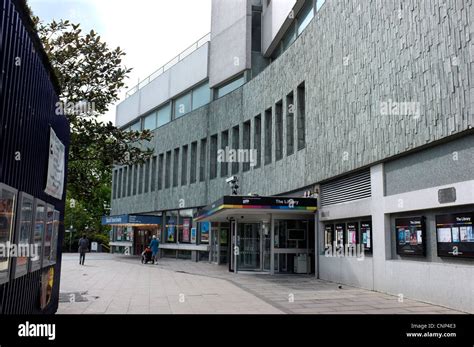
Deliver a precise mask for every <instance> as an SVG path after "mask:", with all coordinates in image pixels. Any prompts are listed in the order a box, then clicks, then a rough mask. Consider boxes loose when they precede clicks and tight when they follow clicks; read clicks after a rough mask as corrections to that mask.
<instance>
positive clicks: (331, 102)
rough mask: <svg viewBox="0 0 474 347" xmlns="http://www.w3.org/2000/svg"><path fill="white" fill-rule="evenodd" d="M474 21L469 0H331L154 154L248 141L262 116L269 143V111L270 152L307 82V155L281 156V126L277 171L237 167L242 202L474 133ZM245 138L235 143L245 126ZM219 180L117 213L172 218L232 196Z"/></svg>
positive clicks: (182, 122)
mask: <svg viewBox="0 0 474 347" xmlns="http://www.w3.org/2000/svg"><path fill="white" fill-rule="evenodd" d="M472 18H474V3H473V1H472V0H469V1H449V2H446V1H441V0H433V1H421V2H418V1H391V0H386V1H376V0H372V1H367V0H360V1H350V2H348V1H338V0H333V1H326V3H325V4H324V5H323V6H322V8H321V10H320V11H319V12H318V13H317V14H316V16H315V18H314V19H313V20H312V22H311V23H310V24H309V26H308V27H307V28H306V29H305V31H304V32H303V33H302V34H301V36H300V37H299V38H298V39H297V40H296V41H295V42H294V43H293V45H292V46H291V47H289V48H288V49H287V50H286V52H285V53H283V54H282V55H281V56H280V57H279V58H278V59H277V60H276V61H274V62H273V63H272V64H271V65H270V66H268V67H267V68H266V69H265V70H264V71H263V72H262V73H260V74H259V75H258V76H257V77H256V78H254V79H253V80H251V81H250V82H248V83H247V84H246V85H244V86H243V87H241V88H240V89H238V90H236V91H234V92H232V93H230V94H228V95H226V96H225V97H223V98H221V99H219V100H216V101H214V102H212V103H211V104H210V105H208V106H205V107H203V108H201V109H199V110H196V111H194V112H192V113H191V114H189V115H186V116H184V117H182V118H181V119H178V120H176V121H173V122H172V123H170V124H168V125H166V126H164V127H162V128H160V129H158V130H156V131H155V136H156V139H155V141H156V147H155V148H156V153H157V154H160V153H163V152H165V151H168V150H174V148H176V147H178V146H182V145H185V144H188V145H190V144H191V142H193V141H200V139H201V138H203V137H208V146H207V150H208V151H209V136H211V135H213V134H218V144H219V145H220V135H221V131H222V130H226V129H231V128H232V127H233V126H235V125H240V126H242V123H243V122H245V121H247V120H250V121H251V127H252V129H251V131H252V135H253V131H254V119H255V118H254V117H255V116H256V115H258V114H261V117H262V144H264V143H265V134H264V112H265V110H266V109H268V108H269V107H272V110H273V111H272V112H273V117H272V119H273V126H272V128H273V135H272V137H273V141H272V142H273V144H275V130H274V129H275V116H274V112H275V103H276V102H278V101H279V100H283V109H284V110H285V109H286V100H285V99H286V98H285V97H286V95H287V94H288V93H290V92H291V91H293V92H294V93H295V95H294V96H295V104H296V108H297V100H296V99H297V98H296V88H297V86H298V85H299V84H300V83H301V82H303V81H304V82H305V88H306V147H305V148H304V149H302V150H300V151H296V152H295V153H294V154H292V155H287V153H286V128H287V124H286V117H283V119H284V122H283V129H284V136H283V159H281V160H279V161H277V162H275V148H274V147H273V148H272V157H273V160H272V163H271V164H269V165H264V162H263V157H262V165H261V167H260V168H251V170H250V171H249V172H245V173H243V172H242V164H240V172H239V174H238V176H239V178H240V181H241V187H242V188H241V193H243V194H246V193H249V192H254V193H259V194H261V195H267V194H279V193H283V192H287V191H291V190H296V189H298V188H301V187H305V186H308V185H311V184H314V183H316V182H320V181H322V180H326V179H329V178H331V177H334V176H338V175H341V174H344V173H345V172H348V171H352V170H356V169H358V168H361V167H364V166H367V165H370V164H373V163H375V162H378V161H383V160H385V159H388V158H391V157H393V156H396V155H399V154H402V153H404V152H406V151H408V150H412V149H415V148H418V147H420V146H424V145H427V144H430V143H434V142H436V141H439V140H441V139H444V138H446V137H449V136H451V135H454V134H459V133H461V132H464V131H468V129H470V128H472V126H473V123H474V119H473V118H474V116H473V110H474V86H473V81H474V37H473V36H474V25H473V22H472V21H473V19H472ZM296 128H297V127H296V124H295V130H294V131H295V133H296ZM240 133H241V135H240V136H241V140H242V128H241V130H240ZM241 143H242V142H241ZM252 146H253V136H252ZM262 149H263V147H262ZM208 154H209V153H208ZM260 155H262V153H260ZM198 158H199V157H198ZM180 164H181V163H180ZM189 167H190V165H189V155H188V169H189ZM206 167H207V171H209V155H208V157H207V162H206ZM217 172H218V178H215V179H212V180H210V181H209V179H208V178H207V179H206V182H203V183H198V184H194V185H189V184H188V185H186V186H184V187H181V186H179V187H177V188H172V189H165V190H161V191H158V192H157V193H155V194H152V196H149V195H144V196H140V197H136V198H126V199H120V200H121V201H118V200H114V201H113V204H112V212H113V213H114V214H115V213H133V212H140V211H143V210H141V208H142V206H147V210H150V208H149V207H150V206H152V205H153V206H154V209H155V210H164V209H170V208H177V207H178V203H177V201H178V200H179V198H181V197H183V196H184V197H185V198H186V199H187V201H186V206H199V205H206V204H208V203H211V202H212V201H213V200H216V199H217V198H219V197H220V196H222V195H224V194H228V193H229V187H228V186H227V185H226V184H225V178H223V177H220V175H219V173H220V169H219V167H218V170H217ZM207 173H209V172H207ZM207 177H209V176H207ZM188 183H189V180H188ZM138 200H139V201H140V202H139V203H138Z"/></svg>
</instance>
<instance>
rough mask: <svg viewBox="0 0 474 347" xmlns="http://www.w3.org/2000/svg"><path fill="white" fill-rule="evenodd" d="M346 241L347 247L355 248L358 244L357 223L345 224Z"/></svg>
mask: <svg viewBox="0 0 474 347" xmlns="http://www.w3.org/2000/svg"><path fill="white" fill-rule="evenodd" d="M346 232H347V234H346V235H347V236H346V240H347V245H348V246H349V247H355V246H356V244H357V243H358V242H359V222H347V224H346Z"/></svg>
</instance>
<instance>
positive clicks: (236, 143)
mask: <svg viewBox="0 0 474 347" xmlns="http://www.w3.org/2000/svg"><path fill="white" fill-rule="evenodd" d="M232 149H234V150H235V153H236V156H235V158H233V159H234V160H233V162H232V174H233V175H234V174H236V173H238V172H239V165H240V164H239V160H240V158H239V155H238V153H239V151H240V128H239V126H238V125H237V126H235V127H233V128H232Z"/></svg>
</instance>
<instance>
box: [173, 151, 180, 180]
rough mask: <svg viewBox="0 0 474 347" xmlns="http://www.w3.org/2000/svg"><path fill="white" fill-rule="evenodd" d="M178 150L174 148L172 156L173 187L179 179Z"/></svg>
mask: <svg viewBox="0 0 474 347" xmlns="http://www.w3.org/2000/svg"><path fill="white" fill-rule="evenodd" d="M178 174H179V148H175V150H174V155H173V187H177V186H178V177H179V175H178Z"/></svg>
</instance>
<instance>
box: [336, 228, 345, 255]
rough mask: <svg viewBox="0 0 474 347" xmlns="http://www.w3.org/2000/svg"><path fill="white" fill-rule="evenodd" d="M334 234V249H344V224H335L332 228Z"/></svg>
mask: <svg viewBox="0 0 474 347" xmlns="http://www.w3.org/2000/svg"><path fill="white" fill-rule="evenodd" d="M334 230H335V233H336V235H335V236H336V248H337V249H340V248H344V235H345V232H346V224H345V223H337V224H336V225H335V227H334Z"/></svg>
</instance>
